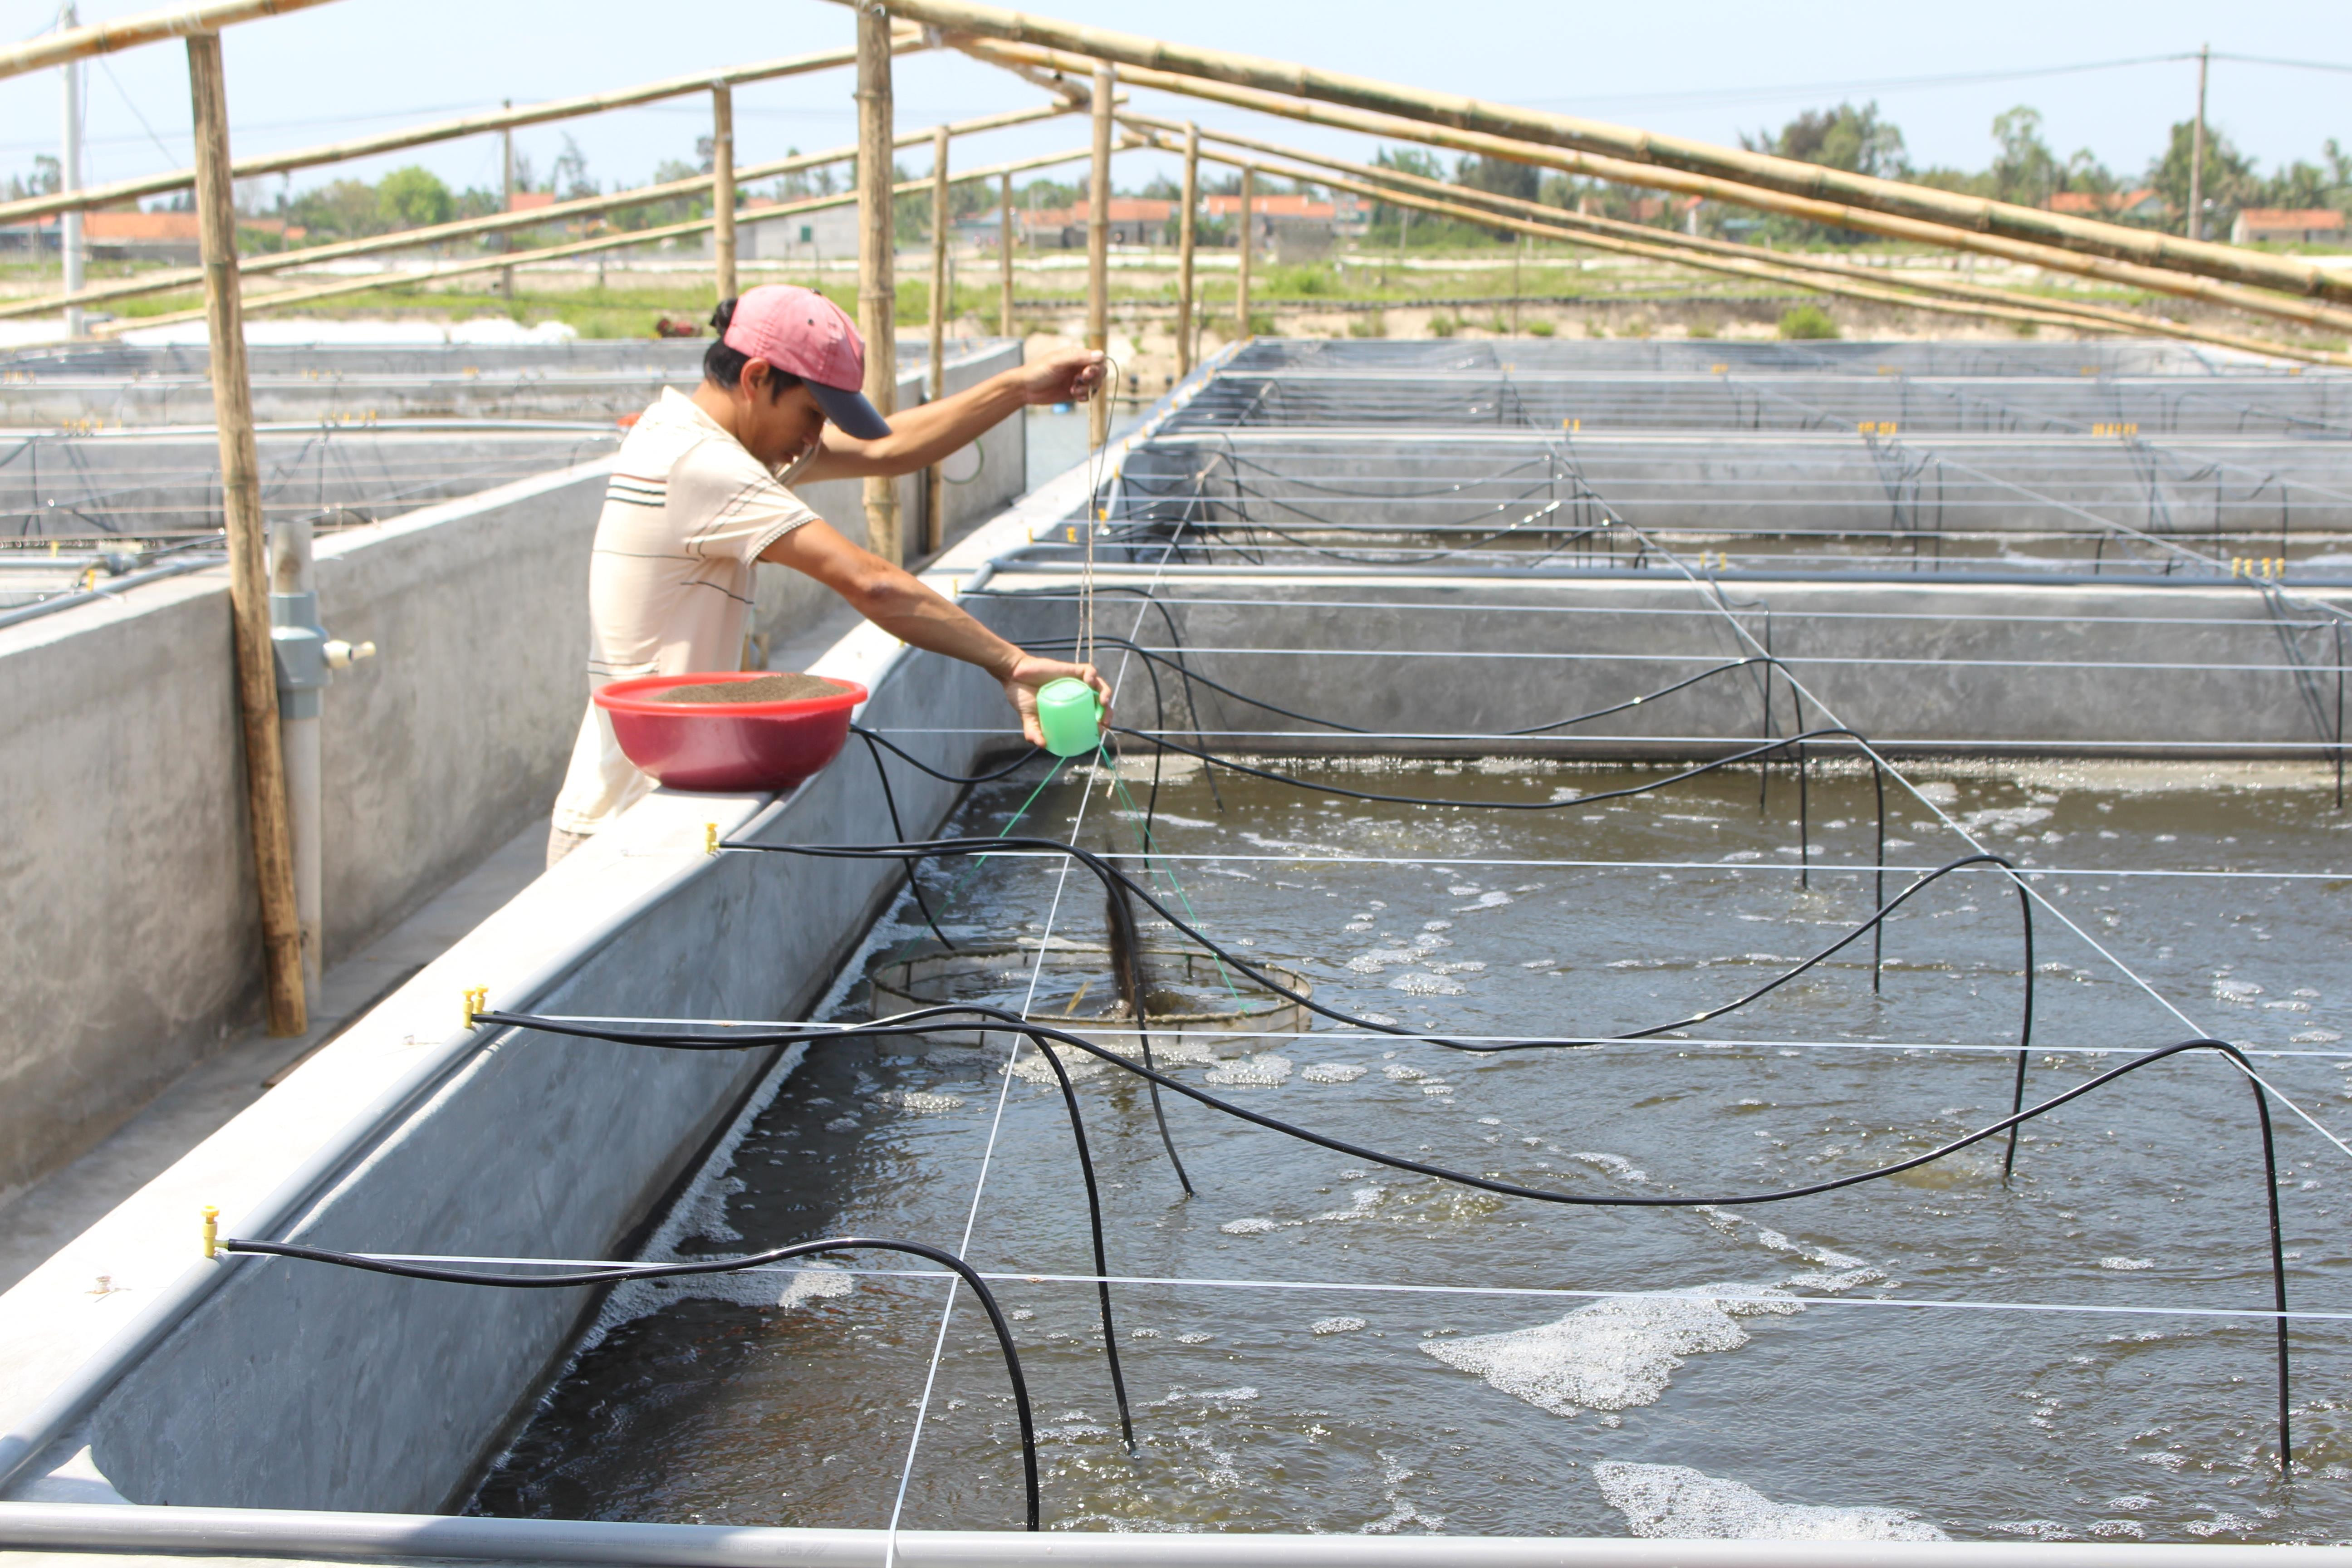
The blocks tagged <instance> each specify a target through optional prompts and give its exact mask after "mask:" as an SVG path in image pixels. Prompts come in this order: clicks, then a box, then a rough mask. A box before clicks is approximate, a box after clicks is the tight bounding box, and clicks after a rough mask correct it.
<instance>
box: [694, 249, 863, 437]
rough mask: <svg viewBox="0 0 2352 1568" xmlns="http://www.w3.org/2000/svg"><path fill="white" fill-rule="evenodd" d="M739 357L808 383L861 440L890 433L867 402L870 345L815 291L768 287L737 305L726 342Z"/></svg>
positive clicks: (840, 423)
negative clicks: (742, 356) (759, 362)
mask: <svg viewBox="0 0 2352 1568" xmlns="http://www.w3.org/2000/svg"><path fill="white" fill-rule="evenodd" d="M720 341H721V342H724V343H726V345H727V346H728V347H729V348H730V349H733V350H734V351H735V352H736V353H740V354H746V355H749V356H750V357H751V358H752V359H759V360H765V361H767V362H768V363H769V364H770V365H772V366H773V367H774V368H775V369H777V370H781V371H785V372H788V373H790V374H793V375H796V376H799V377H800V378H801V380H802V381H803V382H804V383H806V384H807V385H808V389H809V391H810V393H811V394H812V395H814V397H815V398H816V402H817V406H818V407H820V408H822V409H824V416H825V417H826V418H827V419H830V420H832V421H833V423H834V424H835V425H836V426H839V427H840V429H841V431H842V433H843V434H844V435H846V436H852V437H856V438H857V439H858V440H861V441H873V440H878V439H880V438H881V437H885V436H887V435H888V434H890V422H889V421H888V420H887V419H885V418H883V417H882V414H881V411H880V410H879V409H877V408H876V407H875V406H874V405H873V404H871V403H869V402H867V401H866V394H865V393H864V392H863V391H862V390H860V389H861V388H863V387H864V385H865V384H866V343H865V341H864V340H863V339H861V338H860V337H859V336H858V335H857V329H856V327H855V326H853V325H852V324H851V323H850V320H849V317H848V316H847V315H845V313H844V312H843V310H842V309H841V307H840V306H838V305H836V304H835V303H834V302H833V301H832V300H828V299H826V298H825V297H824V295H822V294H820V293H818V292H817V291H816V290H815V289H803V288H799V287H797V286H795V285H793V284H791V283H762V284H761V285H760V286H759V287H758V288H757V289H748V290H746V291H745V292H744V293H743V294H742V295H741V296H740V297H739V298H738V299H737V300H736V301H735V313H734V315H733V316H731V317H730V318H729V320H728V322H727V331H726V333H725V335H724V336H723V337H722V338H721V340H720Z"/></svg>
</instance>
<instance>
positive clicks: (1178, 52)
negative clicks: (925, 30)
mask: <svg viewBox="0 0 2352 1568" xmlns="http://www.w3.org/2000/svg"><path fill="white" fill-rule="evenodd" d="M877 3H879V4H883V5H887V8H888V9H889V10H890V11H891V12H892V13H893V14H894V15H897V16H905V17H908V18H909V19H911V20H914V21H918V22H921V23H923V24H925V25H926V26H932V27H937V28H940V29H941V30H942V31H944V32H946V33H948V34H950V35H954V34H971V35H977V36H979V37H990V38H1001V39H1003V40H1006V41H1008V42H1013V43H1024V44H1038V45H1043V46H1045V47H1049V48H1058V49H1066V50H1069V51H1070V52H1072V53H1075V54H1082V55H1086V56H1087V57H1089V58H1095V59H1101V60H1108V61H1110V62H1112V63H1113V64H1115V65H1118V66H1123V67H1124V66H1142V67H1146V68H1153V69H1157V70H1160V71H1162V72H1169V73H1172V74H1175V75H1178V76H1184V77H1192V78H1198V79H1206V80H1210V81H1215V82H1225V83H1233V84H1238V85H1241V86H1245V87H1255V88H1258V89H1263V90H1265V91H1270V92H1276V93H1283V94H1286V95H1288V96H1290V97H1293V98H1304V99H1318V100H1323V101H1325V102H1330V103H1339V104H1346V105H1349V106H1350V107H1354V108H1358V109H1369V110H1377V111H1379V112H1381V113H1386V114H1391V115H1395V116H1397V117H1399V118H1402V119H1406V120H1413V121H1423V122H1427V123H1431V124H1437V125H1445V126H1450V127H1453V128H1455V129H1458V130H1464V131H1480V132H1487V133H1488V134H1491V135H1496V136H1501V137H1505V138H1508V139H1511V140H1515V141H1519V142H1534V143H1537V144H1538V145H1543V146H1554V147H1564V148H1569V149H1571V150H1573V151H1577V152H1583V153H1600V154H1602V155H1605V156H1609V157H1614V158H1622V159H1624V160H1626V161H1628V162H1631V163H1643V164H1652V165H1656V166H1659V167H1663V168H1670V169H1679V170H1682V171H1684V172H1685V173H1689V174H1705V175H1710V176H1713V177H1716V178H1718V179H1724V180H1730V181H1735V182H1738V183H1740V184H1749V185H1754V186H1759V187H1761V188H1763V189H1767V190H1775V191H1780V192H1781V193H1783V194H1785V195H1798V196H1810V197H1814V198H1817V199H1822V200H1829V201H1834V202H1838V203H1842V204H1843V205H1849V206H1853V207H1858V208H1861V209H1864V210H1866V211H1873V212H1882V213H1886V214H1889V215H1892V216H1903V217H1912V218H1917V219H1920V220H1923V221H1926V222H1928V223H1935V224H1942V225H1947V226H1955V227H1962V228H1967V229H1970V230H1973V231H1977V232H1981V233H1986V234H1994V235H2000V236H2003V237H2008V238H2013V239H2023V240H2030V241H2033V242H2035V243H2038V244H2042V245H2048V246H2053V247H2058V248H2060V249H2065V250H2074V251H2079V252H2082V253H2084V254H2087V255H2092V256H2105V257H2110V258H2117V259H2125V260H2133V261H2138V262H2141V263H2144V264H2147V265H2151V266H2156V267H2163V268H2172V269H2175V270H2178V271H2182V272H2189V273H2194V274H2197V275H2199V276H2202V277H2209V278H2216V279H2226V280H2228V281H2231V282H2236V283H2242V284H2246V285H2248V286H2251V287H2253V288H2258V289H2278V290H2280V291H2282V292H2284V293H2288V294H2293V295H2301V296H2305V297H2309V298H2315V299H2327V300H2342V301H2352V279H2340V278H2335V277H2331V276H2330V275H2329V274H2328V272H2327V271H2326V269H2325V268H2318V267H2314V266H2312V265H2310V264H2309V263H2308V262H2300V261H2295V260H2293V259H2291V258H2285V257H2278V256H2270V255H2265V254H2263V253H2261V252H2257V251H2251V250H2243V249H2240V248H2238V247H2234V246H2227V245H2217V244H2214V243H2212V242H2211V241H2206V240H2187V239H2180V238H2176V237H2172V236H2169V235H2160V234H2155V233H2152V232H2149V231H2147V230H2143V229H2135V228H2127V227H2125V226H2122V225H2120V224H2112V223H2101V222H2098V221H2096V220H2095V219H2091V218H2079V217H2070V216H2066V215H2065V214H2063V213H2053V212H2044V211H2042V210H2041V209H2040V208H2037V207H2025V206H2018V205H2014V204H2011V203H2008V202H1996V201H1988V200H1985V199H1983V198H1981V197H1977V196H1965V195H1959V194H1958V193H1957V192H1952V191H1944V190H1937V189H1936V188H1934V187H1933V186H1928V185H1915V184H1905V183H1903V182H1901V181H1897V180H1883V179H1878V178H1875V177H1874V176H1871V175H1868V174H1852V173H1849V172H1848V171H1846V170H1843V169H1835V168H1831V167H1828V166H1827V165H1824V164H1819V163H1802V162H1800V161H1798V160H1796V159H1792V158H1781V157H1777V156H1774V155H1772V154H1770V153H1748V152H1742V151H1740V150H1738V149H1736V148H1730V147H1719V146H1717V145H1715V144H1714V143H1712V142H1699V141H1696V140H1693V139H1691V138H1689V137H1683V136H1668V135H1663V134H1660V133H1658V132H1647V131H1639V130H1635V129H1633V128H1631V127H1627V126H1622V125H1612V124H1609V123H1607V122H1606V121H1597V120H1581V119H1578V118H1576V117H1574V116H1571V115H1566V114H1554V113H1550V112H1548V111H1546V110H1534V109H1522V108H1518V107H1517V106H1515V105H1511V104H1505V103H1494V102H1489V101H1486V100H1481V99H1475V98H1466V97H1464V96H1462V95H1460V94H1457V93H1438V92H1429V91H1425V90H1423V89H1419V88H1413V87H1408V86H1403V85H1401V84H1398V83H1394V82H1385V81H1380V80H1377V79H1372V78H1370V77H1359V76H1353V75H1349V74H1347V73H1345V72H1339V71H1324V70H1318V69H1315V68H1312V67H1309V66H1304V65H1298V64H1296V63H1293V62H1291V61H1287V60H1275V59H1267V58H1263V57H1260V56H1255V55H1244V54H1239V53H1236V52H1234V51H1233V50H1229V49H1210V48H1202V47H1193V46H1189V45H1183V44H1174V43H1170V42H1167V41H1165V40H1162V39H1156V38H1148V37H1141V36H1139V35H1137V34H1133V33H1121V32H1115V31H1112V30H1111V29H1108V28H1104V27H1090V26H1083V25H1080V24H1076V23H1070V22H1063V21H1058V20H1055V19H1054V18H1051V17H1045V16H1034V15H1030V14H1027V13H1024V12H1018V11H1008V10H1005V9H1003V8H1002V7H1001V6H995V5H982V4H979V3H978V0H877ZM950 41H952V38H951V39H950Z"/></svg>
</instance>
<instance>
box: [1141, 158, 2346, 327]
mask: <svg viewBox="0 0 2352 1568" xmlns="http://www.w3.org/2000/svg"><path fill="white" fill-rule="evenodd" d="M1120 118H1121V121H1122V122H1123V123H1125V124H1127V125H1128V126H1129V127H1130V128H1137V127H1148V128H1150V129H1151V130H1153V131H1156V132H1175V131H1177V130H1179V129H1184V130H1188V131H1189V130H1190V129H1191V128H1190V126H1189V123H1187V122H1181V121H1171V120H1166V119H1162V118H1160V117H1157V116H1152V115H1144V114H1137V113H1133V112H1131V111H1130V112H1129V113H1127V114H1124V115H1122V116H1121V117H1120ZM1207 134H1208V136H1209V139H1210V140H1211V141H1213V142H1223V143H1224V144H1225V145H1227V146H1233V147H1241V148H1245V149H1248V150H1251V151H1255V152H1259V153H1271V154H1273V155H1274V156H1276V157H1282V158H1290V159H1294V160H1296V161H1297V162H1298V163H1309V164H1314V165H1316V166H1318V167H1319V168H1323V169H1329V170H1335V171H1338V172H1339V173H1341V174H1351V175H1353V176H1355V177H1356V178H1358V179H1361V180H1366V181H1370V182H1371V183H1372V184H1373V185H1375V186H1378V187H1393V188H1398V189H1403V190H1411V191H1419V192H1421V193H1422V194H1423V195H1429V196H1432V197H1433V198H1436V199H1439V200H1443V201H1449V202H1458V203H1467V204H1470V205H1475V206H1486V207H1493V208H1496V209H1497V210H1498V211H1502V212H1506V213H1510V214H1513V215H1515V216H1520V217H1525V218H1529V219H1533V220H1535V221H1538V222H1541V223H1545V224H1549V225H1551V226H1554V227H1555V228H1567V229H1573V230H1577V231H1579V232H1580V234H1582V235H1584V236H1588V237H1590V236H1611V237H1615V238H1617V239H1620V240H1624V241H1630V242H1633V244H1635V245H1637V246H1641V247H1652V248H1653V249H1654V248H1658V247H1663V248H1664V249H1666V250H1671V251H1677V252H1691V253H1696V254H1700V255H1707V256H1718V257H1729V258H1737V259H1742V260H1747V261H1751V262H1757V263H1760V264H1762V265H1765V266H1768V267H1771V268H1780V269H1786V270H1788V271H1790V272H1796V273H1819V274H1822V275H1823V276H1826V277H1829V278H1832V279H1840V280H1842V281H1851V282H1856V283H1861V284H1863V285H1864V287H1870V286H1873V285H1872V283H1871V280H1868V279H1858V278H1856V277H1855V276H1854V274H1853V271H1852V270H1851V269H1850V268H1846V267H1843V266H1842V265H1840V264H1837V263H1834V262H1829V261H1824V260H1822V259H1819V258H1813V257H1809V256H1805V255H1801V254H1791V253H1788V252H1783V251H1776V250H1768V249H1765V248H1764V247H1760V246H1750V245H1738V244H1735V243H1733V242H1732V241H1729V240H1721V239H1709V238H1706V237H1703V236H1697V235H1684V234H1675V233H1674V232H1672V231H1669V230H1664V229H1656V228H1652V227H1649V226H1646V225H1643V224H1633V223H1624V222H1621V221H1618V220H1616V219H1613V218H1603V217H1592V216H1586V215H1584V214H1581V213H1572V212H1565V211H1562V210H1561V209H1560V208H1558V207H1550V206H1546V205H1543V204H1542V203H1540V202H1531V201H1528V200H1525V199H1523V198H1520V197H1516V196H1507V195H1498V194H1496V193H1494V192H1488V191H1480V190H1475V189H1473V188H1470V187H1465V186H1461V185H1449V184H1446V183H1445V182H1444V181H1442V180H1432V179H1427V178H1424V177H1423V176H1420V175H1416V174H1406V173H1404V172H1402V171H1400V170H1395V169H1383V168H1380V167H1377V166H1375V165H1370V164H1365V163H1351V162H1349V161H1348V160H1346V159H1341V158H1333V157H1329V156H1328V155H1326V154H1323V153H1309V152H1307V151H1304V150H1302V149H1299V148H1295V147H1285V146H1282V145H1280V144H1279V143H1276V142H1263V141H1260V140H1258V139H1257V138H1255V137H1249V136H1241V135H1237V134H1234V133H1233V132H1223V131H1213V132H1207ZM1161 145H1162V146H1163V147H1164V146H1165V145H1166V142H1164V141H1163V142H1161ZM1302 173H1303V174H1306V175H1307V177H1309V178H1315V177H1319V176H1316V175H1314V174H1312V172H1311V171H1302ZM1381 199H1385V197H1384V196H1383V197H1382V198H1381ZM1585 243H1591V244H1594V245H1600V244H1601V241H1600V240H1597V239H1589V238H1588V239H1587V240H1586V241H1585ZM1603 248H1612V247H1605V246H1604V247H1603ZM1649 253H1650V252H1649V251H1646V250H1637V251H1634V252H1633V253H1632V254H1649ZM1677 259H1679V258H1677ZM1789 281H1791V282H1796V283H1799V284H1801V286H1803V287H1807V288H1811V287H1813V285H1812V284H1811V283H1806V282H1805V281H1804V280H1803V279H1801V278H1790V279H1789ZM1881 286H1884V287H1891V288H1899V289H1905V290H1909V291H1914V292H1916V293H1919V294H1924V295H1936V296H1940V297H1942V298H1945V299H1952V300H1967V301H1971V302H1974V303H1977V304H1983V305H1996V306H2000V307H2003V308H2007V309H2012V310H2035V311H2039V312H2042V315H2043V317H2044V318H2045V319H2046V318H2047V317H2049V316H2053V315H2054V316H2058V317H2062V318H2064V319H2065V320H2067V321H2069V322H2070V323H2071V324H2074V325H2076V326H2078V327H2081V328H2083V329H2084V330H2086V331H2114V332H2153V333H2155V334H2157V335H2158V336H2163V337H2172V338H2178V339H2180V340H2182V341H2185V342H2202V343H2210V344H2212V345H2213V346H2215V347H2219V348H2230V349H2236V350H2239V351H2241V352H2242V353H2257V354H2265V355H2269V356H2272V357H2274V358H2282V359H2294V360H2301V361H2304V362H2305V363H2313V364H2352V355H2347V354H2339V353H2329V352H2327V351H2326V350H2322V349H2312V348H2306V347H2304V346H2302V345H2299V344H2294V343H2282V342H2273V341H2270V340H2268V339H2263V338H2251V337H2246V336H2243V335H2241V334H2237V333H2231V332H2221V331H2213V330H2211V329H2209V328H2202V327H2196V326H2190V325H2188V324H2185V323H2182V322H2178V321H2166V320H2163V319H2161V318H2149V317H2147V316H2142V315H2139V314H2137V312H2134V311H2130V310H2115V309H2111V308H2109V307H2106V306H2102V305H2093V304H2088V303H2083V302H2078V301H2075V300H2044V299H2039V298H2034V297H2032V296H2022V295H2018V294H2015V293H2012V292H2011V291H2009V290H2007V289H1995V288H1990V287H1988V286H1985V285H1981V284H1975V283H1967V282H1961V281H1958V280H1955V279H1940V278H1933V277H1918V276H1906V277H1902V278H1900V279H1886V280H1885V283H1884V284H1883V285H1881ZM1517 292H1518V290H1517V288H1516V287H1515V288H1514V289H1512V293H1513V294H1514V295H1515V296H1516V295H1517ZM1916 306H1917V308H1918V309H1921V310H1937V309H1940V307H1939V306H1937V305H1936V304H1934V303H1932V302H1931V301H1929V300H1924V299H1923V300H1918V301H1916ZM1515 325H1516V323H1515Z"/></svg>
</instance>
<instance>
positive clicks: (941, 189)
mask: <svg viewBox="0 0 2352 1568" xmlns="http://www.w3.org/2000/svg"><path fill="white" fill-rule="evenodd" d="M930 305H931V311H930V315H931V321H930V327H931V344H930V347H931V363H930V374H929V380H928V381H927V382H926V383H925V384H924V390H925V391H926V392H927V393H929V396H930V399H931V401H933V402H935V403H936V402H937V401H939V400H940V398H942V397H945V396H946V395H948V385H947V370H948V306H949V300H948V130H947V127H946V126H944V125H942V126H940V128H939V129H937V130H936V131H933V132H931V300H930ZM947 505H948V480H947V467H946V465H945V464H943V463H933V464H932V465H931V466H930V467H929V468H925V469H924V470H923V553H924V554H925V555H936V554H938V553H939V552H940V551H941V550H942V549H944V548H945V547H946V545H947V531H948V520H947Z"/></svg>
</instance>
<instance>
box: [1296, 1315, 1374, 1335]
mask: <svg viewBox="0 0 2352 1568" xmlns="http://www.w3.org/2000/svg"><path fill="white" fill-rule="evenodd" d="M1363 1326H1364V1320H1363V1319H1361V1318H1318V1319H1316V1320H1315V1321H1313V1322H1311V1323H1309V1324H1307V1332H1309V1333H1314V1334H1352V1333H1354V1332H1355V1331H1357V1330H1359V1329H1360V1328H1362V1327H1363Z"/></svg>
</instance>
